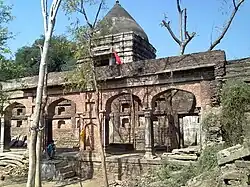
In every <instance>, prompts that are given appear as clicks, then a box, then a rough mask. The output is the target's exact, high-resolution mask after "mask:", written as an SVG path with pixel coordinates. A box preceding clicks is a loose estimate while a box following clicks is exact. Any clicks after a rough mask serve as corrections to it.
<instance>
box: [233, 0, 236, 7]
mask: <svg viewBox="0 0 250 187" xmlns="http://www.w3.org/2000/svg"><path fill="white" fill-rule="evenodd" d="M233 5H234V9H236V2H235V0H233Z"/></svg>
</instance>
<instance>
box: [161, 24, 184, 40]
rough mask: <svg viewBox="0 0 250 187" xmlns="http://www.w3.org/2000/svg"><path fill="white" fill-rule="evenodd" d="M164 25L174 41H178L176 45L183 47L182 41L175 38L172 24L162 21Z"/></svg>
mask: <svg viewBox="0 0 250 187" xmlns="http://www.w3.org/2000/svg"><path fill="white" fill-rule="evenodd" d="M162 23H163V25H164V26H165V27H166V28H167V30H168V32H169V33H170V35H171V36H172V38H173V39H174V41H176V43H178V44H179V45H181V41H180V40H179V39H178V38H177V37H176V36H175V34H174V32H173V31H172V29H171V27H170V25H169V24H170V22H166V21H165V20H162Z"/></svg>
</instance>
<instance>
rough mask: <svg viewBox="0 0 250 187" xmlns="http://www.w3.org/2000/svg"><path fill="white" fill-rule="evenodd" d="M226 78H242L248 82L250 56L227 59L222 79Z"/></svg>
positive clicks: (249, 77)
mask: <svg viewBox="0 0 250 187" xmlns="http://www.w3.org/2000/svg"><path fill="white" fill-rule="evenodd" d="M227 79H242V80H244V81H247V82H248V81H249V79H250V58H244V59H238V60H231V61H228V62H227V64H226V75H225V76H224V77H223V80H227Z"/></svg>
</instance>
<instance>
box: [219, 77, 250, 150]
mask: <svg viewBox="0 0 250 187" xmlns="http://www.w3.org/2000/svg"><path fill="white" fill-rule="evenodd" d="M249 103H250V86H249V85H248V84H247V83H245V82H243V81H240V80H231V81H227V82H226V84H225V85H224V86H223V89H222V94H221V105H222V115H221V123H222V135H223V139H224V140H225V142H226V144H227V145H228V146H232V145H235V144H238V143H242V142H243V139H244V130H243V126H244V125H246V122H247V118H246V115H245V113H246V111H247V110H248V106H249Z"/></svg>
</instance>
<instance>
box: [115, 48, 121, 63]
mask: <svg viewBox="0 0 250 187" xmlns="http://www.w3.org/2000/svg"><path fill="white" fill-rule="evenodd" d="M113 54H114V55H115V61H116V64H119V65H120V64H122V61H121V58H120V57H119V56H118V54H117V53H116V52H115V51H113Z"/></svg>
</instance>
